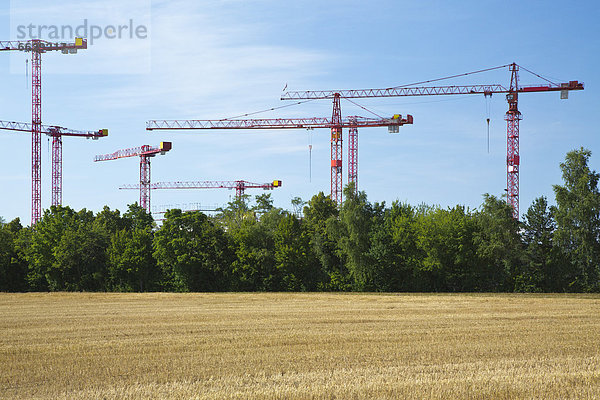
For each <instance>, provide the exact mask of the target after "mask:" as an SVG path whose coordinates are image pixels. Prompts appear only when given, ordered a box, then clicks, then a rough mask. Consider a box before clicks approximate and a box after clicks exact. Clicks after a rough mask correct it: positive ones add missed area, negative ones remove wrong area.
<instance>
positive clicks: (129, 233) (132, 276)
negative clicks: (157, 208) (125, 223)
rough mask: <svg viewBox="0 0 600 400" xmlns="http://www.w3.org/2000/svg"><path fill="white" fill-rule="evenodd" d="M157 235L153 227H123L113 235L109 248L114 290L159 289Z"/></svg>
mask: <svg viewBox="0 0 600 400" xmlns="http://www.w3.org/2000/svg"><path fill="white" fill-rule="evenodd" d="M152 242H153V234H152V230H150V229H149V228H133V229H131V230H127V229H122V230H120V231H118V232H116V233H115V234H113V235H112V237H111V240H110V245H109V246H108V249H107V255H108V274H109V279H110V285H111V287H112V289H113V290H118V291H125V292H143V291H149V290H155V289H156V288H157V286H156V283H157V281H158V280H159V279H160V274H159V273H158V269H157V266H156V261H155V260H154V257H153V255H152V253H153V248H152Z"/></svg>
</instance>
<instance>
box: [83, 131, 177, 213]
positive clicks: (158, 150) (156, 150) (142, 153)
mask: <svg viewBox="0 0 600 400" xmlns="http://www.w3.org/2000/svg"><path fill="white" fill-rule="evenodd" d="M171 148H172V144H171V142H160V146H158V147H152V146H149V145H143V146H140V147H135V148H131V149H124V150H117V151H115V152H114V153H111V154H104V155H97V156H96V157H95V158H94V161H108V160H116V159H117V158H125V157H135V156H139V157H140V184H139V188H140V206H142V208H144V209H145V210H146V212H148V213H149V212H150V158H152V157H154V156H155V155H157V154H165V153H166V152H167V151H169V150H171Z"/></svg>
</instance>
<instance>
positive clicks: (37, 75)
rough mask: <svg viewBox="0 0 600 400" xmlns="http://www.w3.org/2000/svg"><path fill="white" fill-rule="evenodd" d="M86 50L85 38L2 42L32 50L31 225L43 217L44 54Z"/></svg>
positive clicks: (6, 47)
mask: <svg viewBox="0 0 600 400" xmlns="http://www.w3.org/2000/svg"><path fill="white" fill-rule="evenodd" d="M83 49H87V40H86V39H82V38H75V42H73V43H54V42H48V41H45V40H41V39H32V40H17V41H0V51H23V52H28V53H31V225H34V224H35V223H36V222H37V221H39V219H40V218H41V217H42V151H41V149H42V54H44V53H46V52H49V51H60V52H61V53H63V54H76V53H77V50H83ZM53 151H54V147H53ZM53 201H54V199H53Z"/></svg>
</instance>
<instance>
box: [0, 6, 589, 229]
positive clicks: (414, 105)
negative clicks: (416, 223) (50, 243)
mask: <svg viewBox="0 0 600 400" xmlns="http://www.w3.org/2000/svg"><path fill="white" fill-rule="evenodd" d="M599 17H600V5H599V3H598V2H594V1H574V2H569V3H566V2H559V1H543V2H542V1H525V2H523V1H520V2H517V1H461V2H445V1H419V2H414V1H411V2H407V1H371V2H364V1H328V2H323V1H295V2H281V1H267V0H264V1H238V0H223V1H176V0H175V1H149V0H135V1H119V2H117V1H114V0H109V1H88V2H81V4H79V3H78V2H75V1H65V2H61V3H60V5H48V3H47V2H44V1H38V0H19V1H16V0H13V1H12V4H11V2H10V1H7V0H0V38H2V40H6V39H15V38H16V35H17V30H16V26H18V25H19V24H22V23H34V24H38V25H42V24H45V25H51V24H57V25H59V24H71V25H78V24H80V23H81V22H82V21H83V20H85V19H87V20H88V21H89V22H90V23H97V24H98V25H102V26H106V25H108V24H115V25H117V24H121V23H126V22H127V21H129V20H130V19H133V20H134V21H135V22H136V23H139V24H144V25H145V26H147V28H148V36H147V38H146V39H127V38H124V39H122V40H107V39H102V38H100V39H98V40H97V41H96V43H95V44H94V45H93V46H90V48H89V49H88V50H86V51H82V52H80V53H79V54H77V55H74V56H71V55H69V56H64V55H61V54H46V55H44V56H43V65H42V68H43V78H42V81H43V114H42V120H43V122H44V123H46V124H56V125H61V126H65V127H69V128H73V129H84V130H95V129H100V128H108V129H109V131H110V134H109V137H108V138H106V139H102V140H98V141H90V140H82V139H76V138H65V139H64V147H63V149H64V150H63V158H64V162H63V169H64V172H63V176H64V181H63V203H64V204H65V205H69V206H71V207H73V208H75V209H81V208H84V207H85V208H88V209H92V210H94V211H98V210H100V209H101V208H102V207H103V206H104V205H108V206H110V207H111V208H113V209H114V208H118V209H120V210H124V209H126V207H127V204H129V203H132V202H134V201H137V199H138V193H137V192H135V191H123V190H118V187H119V186H120V185H122V184H126V183H137V181H138V179H139V168H138V165H139V163H138V159H137V158H130V159H120V160H116V161H110V162H104V163H94V162H93V161H92V160H93V157H94V155H96V154H104V153H110V152H113V151H115V150H117V149H122V148H128V147H136V146H140V145H143V144H151V145H154V144H158V143H159V142H160V141H172V142H173V150H172V151H171V152H170V153H168V154H166V155H164V156H158V157H156V158H154V159H153V163H152V180H153V181H154V182H158V181H174V180H232V179H245V180H249V181H253V182H269V181H272V180H273V179H280V180H282V181H283V187H282V188H280V189H277V190H275V191H273V192H272V197H273V199H274V200H275V205H277V206H280V207H284V208H291V205H290V200H291V199H292V198H293V197H296V196H300V197H302V198H303V199H304V200H308V199H310V197H311V196H312V195H314V194H316V193H317V192H319V191H324V192H325V193H329V187H330V185H329V166H328V165H329V133H328V131H327V130H326V129H321V130H315V131H313V132H312V133H309V132H307V131H304V130H282V131H249V132H242V131H215V132H210V131H196V132H189V133H177V132H168V131H154V132H147V131H145V121H147V120H149V119H216V118H224V117H230V116H235V115H240V114H244V113H248V112H253V111H258V110H264V109H269V108H271V107H277V106H280V105H283V104H286V103H283V102H281V101H280V100H279V97H280V95H281V94H282V89H283V87H284V86H285V85H286V84H287V85H288V89H290V90H304V89H346V88H357V89H358V88H370V87H373V88H377V87H390V86H396V85H402V84H406V83H411V82H416V81H423V80H427V79H434V78H438V77H443V76H448V75H454V74H460V73H463V72H469V71H474V70H478V69H483V68H488V67H494V66H499V65H503V64H508V63H511V62H513V61H514V62H516V63H518V64H520V65H522V66H524V67H526V68H528V69H530V70H532V71H534V72H536V73H539V74H541V75H543V76H545V77H549V78H551V79H554V80H556V81H569V80H579V81H583V82H585V85H586V89H585V90H584V91H582V92H572V93H570V96H569V100H567V101H565V100H560V99H559V94H558V93H544V94H538V93H532V94H526V95H522V96H521V97H520V99H519V100H520V101H519V108H520V110H521V112H522V114H523V120H522V121H521V129H520V131H521V211H522V212H525V211H526V209H527V207H528V206H529V205H530V204H531V202H532V201H533V199H534V198H536V197H538V196H540V195H545V196H548V197H549V198H550V200H551V201H553V199H554V196H553V191H552V185H553V184H560V183H561V174H560V169H559V163H560V162H561V161H562V160H563V159H564V156H565V154H566V153H567V152H568V151H570V150H572V149H575V148H579V147H581V146H583V147H586V148H588V149H590V150H591V151H592V152H593V155H592V159H591V166H592V168H594V169H596V170H600V141H599V140H600V139H599V137H598V133H599V129H598V121H597V120H596V113H597V110H598V108H599V106H600V97H599V95H598V92H597V91H596V85H597V82H598V80H599V78H600V73H599V72H598V71H599V68H598V65H599V64H600V62H599V61H600V60H599V58H600V56H599V54H600V28H599V27H598V22H597V21H598V18H599ZM25 59H26V56H25V55H24V54H19V53H13V52H11V53H7V52H4V53H2V54H0V76H2V77H3V90H2V95H1V96H0V110H1V111H0V119H1V120H11V121H25V122H27V121H30V120H31V106H30V96H31V94H30V87H29V86H28V83H27V79H28V78H27V76H26V75H25ZM509 79H510V73H509V71H508V69H507V68H506V69H502V70H497V71H493V72H490V73H486V74H481V75H474V76H470V77H468V78H464V79H458V80H453V81H449V82H448V84H480V83H501V84H508V82H509ZM538 82H540V80H539V78H536V77H534V76H532V75H529V74H527V73H525V72H522V73H521V83H522V84H528V83H538ZM357 102H358V103H359V104H361V105H362V106H364V107H366V108H368V109H370V110H373V111H375V112H377V113H378V114H381V115H391V114H394V113H400V114H412V115H413V116H414V118H415V122H414V125H413V126H405V127H403V128H401V130H400V134H399V135H390V134H388V133H387V130H386V129H385V128H371V129H363V130H361V131H360V133H359V187H360V189H361V190H365V191H366V192H367V194H368V196H369V199H370V200H371V201H386V202H388V203H389V202H391V201H393V200H396V199H398V200H400V201H406V202H409V203H411V204H419V203H422V202H424V203H427V204H437V205H441V206H443V207H447V206H454V205H456V204H463V205H466V206H468V207H470V208H476V207H478V206H479V205H480V203H481V200H482V194H484V193H491V194H495V195H501V194H502V193H503V192H504V188H505V187H506V166H505V152H506V123H505V121H504V119H503V118H504V113H505V112H506V109H507V105H506V101H505V99H504V98H503V96H502V95H496V96H494V97H493V98H492V100H491V101H490V103H489V107H490V109H491V111H490V113H489V117H490V119H491V125H490V126H491V129H490V153H489V154H488V152H487V139H486V137H487V129H486V122H485V119H486V118H487V116H488V114H487V112H486V100H485V99H484V97H483V96H451V97H441V96H437V97H421V98H416V97H412V98H411V97H407V98H389V99H367V100H358V101H357ZM342 113H343V114H344V115H363V116H371V115H370V114H369V113H367V112H366V111H364V110H362V109H360V108H358V107H356V106H355V105H353V104H352V103H349V102H342ZM330 115H331V104H330V102H329V101H314V102H310V103H306V104H302V105H299V106H294V107H288V108H284V109H281V110H277V111H273V112H269V113H264V114H259V115H256V117H265V118H266V117H304V116H305V117H312V116H330ZM0 135H1V137H2V143H3V145H4V146H3V147H4V152H3V156H2V157H1V158H0V168H1V171H2V172H1V173H0V185H1V187H2V193H3V194H2V196H1V197H0V216H2V217H3V218H4V219H6V220H10V219H12V218H14V217H17V216H19V217H21V219H22V221H23V222H24V223H26V224H28V223H29V221H30V195H31V192H30V175H31V171H30V152H31V144H30V137H29V135H28V134H22V133H11V132H0ZM310 143H312V145H313V150H312V180H309V150H308V145H309V144H310ZM42 149H43V171H42V174H43V175H42V178H43V181H42V184H43V193H42V204H43V206H44V207H45V208H46V207H48V206H49V204H50V157H49V155H50V151H49V143H48V141H47V139H46V138H44V139H43V144H42ZM346 151H347V150H346V143H345V144H344V163H345V162H346V158H347V154H346ZM346 180H347V173H346V171H344V181H346ZM247 193H248V194H252V195H254V194H260V193H261V192H256V191H248V192H247ZM233 196H234V191H226V190H206V191H155V192H153V194H152V204H153V205H155V206H159V205H164V204H184V203H198V202H200V203H202V204H207V205H213V204H224V203H226V202H227V201H229V200H230V198H232V197H233Z"/></svg>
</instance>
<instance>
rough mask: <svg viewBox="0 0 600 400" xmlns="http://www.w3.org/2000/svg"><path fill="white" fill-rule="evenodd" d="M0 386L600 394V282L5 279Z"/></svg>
mask: <svg viewBox="0 0 600 400" xmlns="http://www.w3.org/2000/svg"><path fill="white" fill-rule="evenodd" d="M0 329H1V332H2V334H1V335H0V398H2V399H5V398H27V399H29V398H48V399H55V398H59V399H73V398H82V399H100V398H102V399H123V398H133V399H147V398H166V399H246V398H257V399H307V398H309V399H334V398H335V399H362V398H378V399H379V398H390V399H392V398H414V399H423V398H427V399H451V398H469V399H508V398H525V399H534V398H535V399H597V398H600V296H598V295H486V294H482V295H460V294H459V295H433V294H400V295H394V294H386V295H375V294H167V293H160V294H88V293H74V294H66V293H57V294H46V293H44V294H0Z"/></svg>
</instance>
